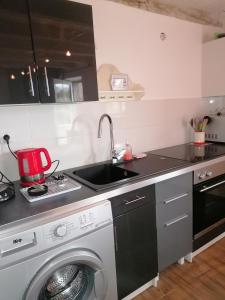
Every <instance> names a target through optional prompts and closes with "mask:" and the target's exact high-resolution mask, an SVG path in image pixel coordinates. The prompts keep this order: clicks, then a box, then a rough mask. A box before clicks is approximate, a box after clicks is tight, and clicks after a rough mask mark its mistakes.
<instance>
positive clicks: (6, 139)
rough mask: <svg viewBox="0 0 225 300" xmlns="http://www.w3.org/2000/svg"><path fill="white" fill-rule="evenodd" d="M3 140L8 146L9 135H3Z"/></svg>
mask: <svg viewBox="0 0 225 300" xmlns="http://www.w3.org/2000/svg"><path fill="white" fill-rule="evenodd" d="M3 140H4V141H5V142H6V144H8V143H9V140H10V135H9V134H4V135H3Z"/></svg>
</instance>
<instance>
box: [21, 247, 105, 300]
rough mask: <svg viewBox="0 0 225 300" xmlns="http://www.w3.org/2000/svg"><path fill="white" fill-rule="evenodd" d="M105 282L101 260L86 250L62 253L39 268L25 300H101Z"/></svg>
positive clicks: (103, 296) (103, 294) (103, 297)
mask: <svg viewBox="0 0 225 300" xmlns="http://www.w3.org/2000/svg"><path fill="white" fill-rule="evenodd" d="M106 292H107V281H106V276H105V272H104V266H103V263H102V261H101V260H100V259H99V258H98V257H97V256H96V255H95V254H94V253H92V252H90V251H86V250H69V251H67V252H63V253H61V254H59V255H57V256H56V257H54V258H53V259H51V260H50V261H48V262H47V263H46V264H45V265H44V266H42V267H41V268H40V270H39V271H38V272H37V274H36V276H35V277H34V278H33V280H32V281H31V283H30V285H29V287H28V290H27V292H26V294H25V297H24V299H25V300H103V299H105V295H106Z"/></svg>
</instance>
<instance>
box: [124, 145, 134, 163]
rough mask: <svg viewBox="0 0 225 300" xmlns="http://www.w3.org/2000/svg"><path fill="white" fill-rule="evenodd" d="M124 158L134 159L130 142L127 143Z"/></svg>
mask: <svg viewBox="0 0 225 300" xmlns="http://www.w3.org/2000/svg"><path fill="white" fill-rule="evenodd" d="M123 159H124V160H132V159H133V154H132V148H131V145H130V144H126V152H125V154H124V156H123Z"/></svg>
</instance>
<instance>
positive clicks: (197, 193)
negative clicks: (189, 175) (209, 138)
mask: <svg viewBox="0 0 225 300" xmlns="http://www.w3.org/2000/svg"><path fill="white" fill-rule="evenodd" d="M194 183H195V184H194V189H193V235H194V236H193V250H194V251H195V250H197V249H198V248H200V247H202V246H203V245H204V244H206V243H208V242H210V241H211V240H213V239H214V238H216V237H217V236H219V235H220V234H222V233H224V232H225V161H224V162H221V163H217V164H212V165H210V166H208V167H207V168H203V169H201V170H198V171H195V173H194Z"/></svg>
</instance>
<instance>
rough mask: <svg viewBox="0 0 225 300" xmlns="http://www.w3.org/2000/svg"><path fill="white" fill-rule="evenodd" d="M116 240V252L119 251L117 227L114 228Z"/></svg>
mask: <svg viewBox="0 0 225 300" xmlns="http://www.w3.org/2000/svg"><path fill="white" fill-rule="evenodd" d="M114 240H115V249H116V252H117V251H118V242H117V230H116V226H114Z"/></svg>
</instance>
